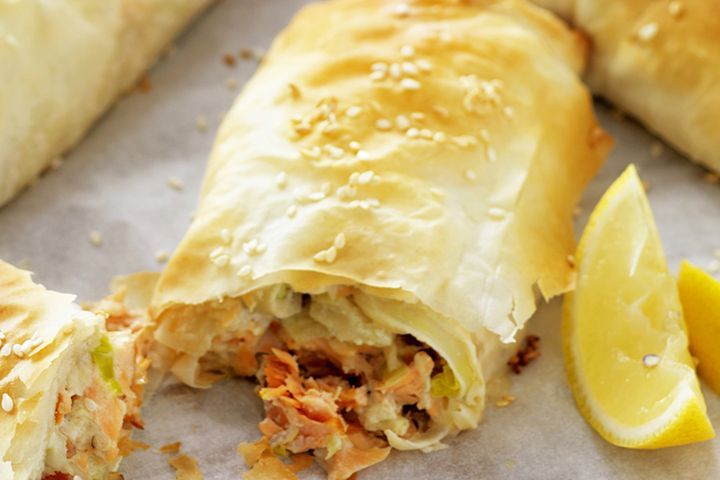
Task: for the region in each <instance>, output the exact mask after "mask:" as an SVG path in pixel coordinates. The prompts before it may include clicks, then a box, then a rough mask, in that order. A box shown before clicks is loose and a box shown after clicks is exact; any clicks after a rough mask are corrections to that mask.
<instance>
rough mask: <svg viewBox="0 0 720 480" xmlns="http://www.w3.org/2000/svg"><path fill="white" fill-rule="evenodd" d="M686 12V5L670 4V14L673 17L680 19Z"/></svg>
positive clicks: (676, 2) (675, 2)
mask: <svg viewBox="0 0 720 480" xmlns="http://www.w3.org/2000/svg"><path fill="white" fill-rule="evenodd" d="M684 11H685V5H683V3H682V2H678V1H673V2H670V3H669V4H668V12H669V13H670V16H671V17H674V18H679V17H680V16H682V14H683V12H684Z"/></svg>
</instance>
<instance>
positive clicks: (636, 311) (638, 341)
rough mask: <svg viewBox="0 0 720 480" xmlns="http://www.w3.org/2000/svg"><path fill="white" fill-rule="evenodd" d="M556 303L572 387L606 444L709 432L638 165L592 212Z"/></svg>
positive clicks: (657, 442)
mask: <svg viewBox="0 0 720 480" xmlns="http://www.w3.org/2000/svg"><path fill="white" fill-rule="evenodd" d="M576 264H577V266H578V281H577V289H576V291H575V292H573V293H571V294H568V295H567V296H566V298H565V303H564V314H563V317H564V318H563V345H564V354H565V364H566V369H567V374H568V380H569V383H570V388H571V389H572V392H573V395H574V396H575V400H576V402H577V404H578V407H579V409H580V411H581V412H582V414H583V416H584V417H585V419H586V420H587V421H588V422H589V423H590V424H591V425H592V426H593V427H594V428H595V429H596V430H597V432H598V433H599V434H600V435H601V436H602V437H604V438H605V439H606V440H608V441H609V442H611V443H613V444H615V445H619V446H623V447H631V448H660V447H667V446H673V445H682V444H686V443H691V442H697V441H702V440H707V439H709V438H712V437H713V436H714V432H713V428H712V426H711V424H710V421H709V419H708V417H707V414H706V407H705V401H704V399H703V396H702V393H701V391H700V386H699V383H698V380H697V376H696V375H695V368H694V364H693V361H692V358H691V357H690V353H689V352H688V338H687V334H686V330H685V324H684V322H683V316H682V309H681V306H680V300H679V297H678V292H677V288H676V286H675V282H674V280H673V278H672V277H671V276H670V274H669V272H668V268H667V263H666V261H665V255H664V254H663V250H662V245H661V243H660V237H659V235H658V232H657V229H656V227H655V222H654V220H653V217H652V212H651V211H650V206H649V204H648V201H647V198H646V197H645V192H644V190H643V187H642V184H641V182H640V179H639V178H638V175H637V171H636V170H635V168H634V167H633V166H630V167H628V169H627V170H626V171H625V172H624V173H623V174H622V175H621V176H620V177H619V178H618V179H617V180H616V181H615V183H614V184H613V185H612V186H611V187H610V188H609V189H608V191H607V192H606V193H605V195H604V196H603V198H602V199H601V201H600V203H599V204H598V206H597V207H596V208H595V210H594V211H593V213H592V215H591V217H590V220H589V222H588V225H587V227H586V228H585V232H584V233H583V236H582V239H581V241H580V246H579V248H578V252H577V255H576Z"/></svg>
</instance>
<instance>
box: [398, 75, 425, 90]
mask: <svg viewBox="0 0 720 480" xmlns="http://www.w3.org/2000/svg"><path fill="white" fill-rule="evenodd" d="M400 88H402V89H403V90H405V91H415V90H420V82H418V81H417V80H415V79H414V78H409V77H405V78H403V79H402V80H400Z"/></svg>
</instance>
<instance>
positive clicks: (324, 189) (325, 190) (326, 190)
mask: <svg viewBox="0 0 720 480" xmlns="http://www.w3.org/2000/svg"><path fill="white" fill-rule="evenodd" d="M330 190H332V185H331V184H330V182H323V183H322V185H320V191H321V192H322V193H324V194H325V196H327V195H328V194H329V193H330Z"/></svg>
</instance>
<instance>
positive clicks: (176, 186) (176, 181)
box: [167, 177, 185, 192]
mask: <svg viewBox="0 0 720 480" xmlns="http://www.w3.org/2000/svg"><path fill="white" fill-rule="evenodd" d="M167 184H168V187H170V188H172V189H173V190H175V191H176V192H180V191H182V189H183V188H185V182H183V181H182V179H180V178H178V177H170V178H168V179H167Z"/></svg>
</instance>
